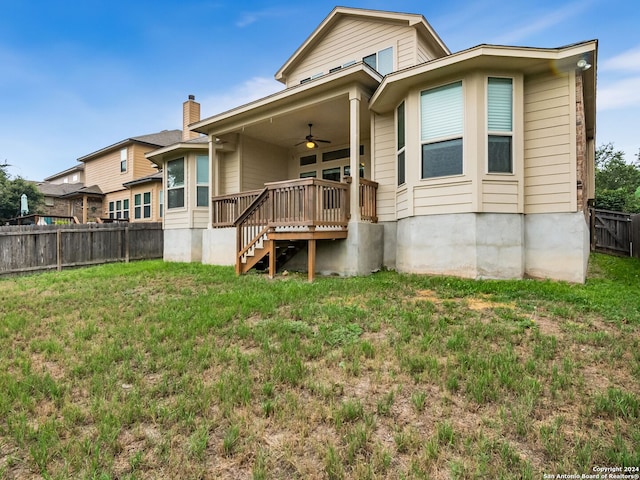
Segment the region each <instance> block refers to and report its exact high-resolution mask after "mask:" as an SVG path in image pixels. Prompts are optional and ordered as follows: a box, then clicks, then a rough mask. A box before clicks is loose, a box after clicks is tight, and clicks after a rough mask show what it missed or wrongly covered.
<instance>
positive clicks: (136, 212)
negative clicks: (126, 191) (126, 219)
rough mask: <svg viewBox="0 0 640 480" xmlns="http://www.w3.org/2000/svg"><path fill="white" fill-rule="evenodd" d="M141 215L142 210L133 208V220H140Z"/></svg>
mask: <svg viewBox="0 0 640 480" xmlns="http://www.w3.org/2000/svg"><path fill="white" fill-rule="evenodd" d="M141 213H142V208H141V207H135V208H134V209H133V216H134V218H141Z"/></svg>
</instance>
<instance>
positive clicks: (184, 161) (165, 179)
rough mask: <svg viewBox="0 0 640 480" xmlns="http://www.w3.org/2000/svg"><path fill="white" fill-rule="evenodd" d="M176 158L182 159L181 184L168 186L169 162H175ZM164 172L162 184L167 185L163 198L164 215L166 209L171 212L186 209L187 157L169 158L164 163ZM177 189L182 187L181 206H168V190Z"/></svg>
mask: <svg viewBox="0 0 640 480" xmlns="http://www.w3.org/2000/svg"><path fill="white" fill-rule="evenodd" d="M176 160H181V161H182V173H183V177H184V178H183V181H182V184H181V185H180V186H177V187H169V181H168V178H169V163H171V162H175V161H176ZM165 170H166V173H165V174H164V184H165V185H166V186H167V188H166V192H167V195H166V198H165V206H164V207H165V212H164V213H165V215H166V214H167V212H168V211H171V212H179V211H184V210H187V208H188V203H187V186H186V185H187V158H186V157H179V158H173V159H171V160H169V161H168V162H167V163H166V168H165ZM178 189H182V190H183V197H182V206H181V207H169V192H170V191H171V190H178Z"/></svg>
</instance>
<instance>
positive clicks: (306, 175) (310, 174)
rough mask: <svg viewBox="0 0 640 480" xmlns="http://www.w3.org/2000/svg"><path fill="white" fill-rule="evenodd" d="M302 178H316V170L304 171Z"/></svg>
mask: <svg viewBox="0 0 640 480" xmlns="http://www.w3.org/2000/svg"><path fill="white" fill-rule="evenodd" d="M300 178H316V172H302V173H301V174H300Z"/></svg>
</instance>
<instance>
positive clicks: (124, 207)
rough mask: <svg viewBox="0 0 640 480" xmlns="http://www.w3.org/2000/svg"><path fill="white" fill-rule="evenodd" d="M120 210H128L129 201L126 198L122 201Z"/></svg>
mask: <svg viewBox="0 0 640 480" xmlns="http://www.w3.org/2000/svg"><path fill="white" fill-rule="evenodd" d="M122 208H123V209H125V210H129V199H128V198H125V199H124V200H123V201H122Z"/></svg>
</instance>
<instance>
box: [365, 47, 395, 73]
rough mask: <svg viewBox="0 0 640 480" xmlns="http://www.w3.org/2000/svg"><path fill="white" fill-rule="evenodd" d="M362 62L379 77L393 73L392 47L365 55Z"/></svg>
mask: <svg viewBox="0 0 640 480" xmlns="http://www.w3.org/2000/svg"><path fill="white" fill-rule="evenodd" d="M362 61H363V62H364V63H366V64H367V65H369V66H370V67H371V68H373V69H374V70H376V71H377V72H378V73H379V74H381V75H386V74H388V73H391V72H393V47H389V48H385V49H384V50H380V51H379V52H376V53H372V54H371V55H367V56H366V57H364V58H363V59H362Z"/></svg>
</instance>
